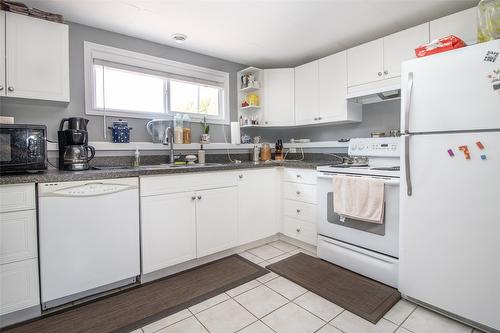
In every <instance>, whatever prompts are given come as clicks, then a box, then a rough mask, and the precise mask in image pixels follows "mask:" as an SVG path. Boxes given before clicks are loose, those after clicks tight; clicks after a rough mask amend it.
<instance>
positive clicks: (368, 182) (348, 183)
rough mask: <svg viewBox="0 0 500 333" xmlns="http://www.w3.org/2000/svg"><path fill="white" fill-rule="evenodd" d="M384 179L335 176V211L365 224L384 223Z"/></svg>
mask: <svg viewBox="0 0 500 333" xmlns="http://www.w3.org/2000/svg"><path fill="white" fill-rule="evenodd" d="M384 184H385V180H384V179H379V178H372V177H357V176H348V175H335V176H334V177H333V210H334V212H335V213H337V214H339V215H340V216H341V218H342V217H344V219H345V218H346V217H348V218H351V219H355V220H360V221H364V222H370V223H377V224H382V223H384Z"/></svg>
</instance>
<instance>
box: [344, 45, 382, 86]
mask: <svg viewBox="0 0 500 333" xmlns="http://www.w3.org/2000/svg"><path fill="white" fill-rule="evenodd" d="M383 75H384V40H383V38H379V39H376V40H374V41H371V42H368V43H365V44H362V45H359V46H356V47H353V48H351V49H349V50H347V78H348V81H347V82H348V86H349V87H351V86H356V85H360V84H363V83H367V82H373V81H377V80H381V79H382V78H383Z"/></svg>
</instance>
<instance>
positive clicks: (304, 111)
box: [295, 61, 319, 125]
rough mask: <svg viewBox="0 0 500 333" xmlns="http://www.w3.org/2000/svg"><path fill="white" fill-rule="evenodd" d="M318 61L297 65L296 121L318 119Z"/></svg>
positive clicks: (304, 122)
mask: <svg viewBox="0 0 500 333" xmlns="http://www.w3.org/2000/svg"><path fill="white" fill-rule="evenodd" d="M318 71H319V68H318V61H313V62H309V63H307V64H304V65H301V66H299V67H295V123H296V125H304V124H311V123H314V122H316V121H317V120H318V108H319V99H318V75H319V73H318Z"/></svg>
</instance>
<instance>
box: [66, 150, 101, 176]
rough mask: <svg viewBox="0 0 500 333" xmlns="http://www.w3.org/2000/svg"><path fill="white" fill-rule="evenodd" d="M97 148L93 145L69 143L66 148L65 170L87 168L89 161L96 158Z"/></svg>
mask: <svg viewBox="0 0 500 333" xmlns="http://www.w3.org/2000/svg"><path fill="white" fill-rule="evenodd" d="M94 155H95V149H94V147H92V146H83V145H69V146H66V147H65V150H64V156H63V161H64V170H71V171H76V170H87V169H88V168H89V161H90V160H91V159H92V158H94Z"/></svg>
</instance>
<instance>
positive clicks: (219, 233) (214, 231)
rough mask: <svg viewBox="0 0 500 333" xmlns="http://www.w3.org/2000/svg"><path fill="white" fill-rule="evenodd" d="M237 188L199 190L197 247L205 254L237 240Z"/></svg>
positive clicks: (199, 255)
mask: <svg viewBox="0 0 500 333" xmlns="http://www.w3.org/2000/svg"><path fill="white" fill-rule="evenodd" d="M237 198H238V188H237V187H236V186H233V187H226V188H219V189H213V190H204V191H197V192H196V247H197V256H198V257H203V256H206V255H209V254H213V253H216V252H219V251H222V250H226V249H229V248H231V247H234V246H236V244H237V237H238V236H237V221H238V206H237Z"/></svg>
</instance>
